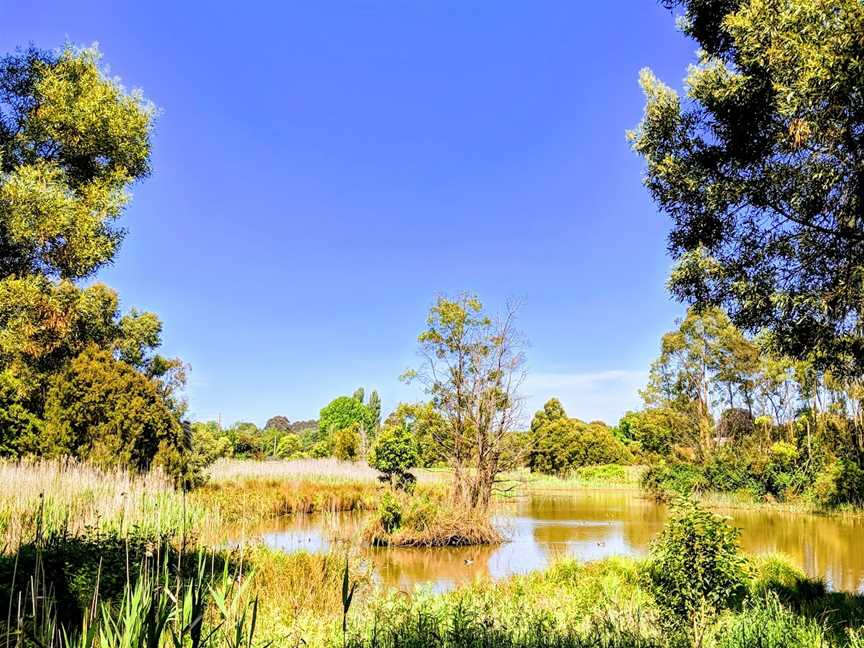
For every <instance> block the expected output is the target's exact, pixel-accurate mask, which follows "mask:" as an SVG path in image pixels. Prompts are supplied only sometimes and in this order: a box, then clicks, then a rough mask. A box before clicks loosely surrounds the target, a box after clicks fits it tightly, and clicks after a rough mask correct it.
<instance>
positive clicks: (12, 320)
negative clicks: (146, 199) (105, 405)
mask: <svg viewBox="0 0 864 648" xmlns="http://www.w3.org/2000/svg"><path fill="white" fill-rule="evenodd" d="M153 117H154V109H153V107H152V105H151V104H149V103H148V102H146V101H145V100H144V99H143V97H142V95H141V93H140V92H138V91H133V92H131V93H130V92H127V91H126V90H124V88H123V87H122V86H121V85H120V83H119V82H118V81H117V80H116V79H114V78H112V77H110V76H108V75H107V74H106V73H105V72H104V71H103V70H102V68H101V67H100V64H99V53H98V52H97V51H96V50H95V49H76V48H73V47H66V48H65V49H63V50H61V51H59V52H57V53H50V52H44V51H41V50H36V49H32V48H31V49H29V50H26V51H21V52H18V53H16V54H12V55H9V56H6V57H3V58H2V59H0V410H2V411H0V420H8V421H10V422H12V423H14V424H10V426H9V427H7V428H6V429H5V430H4V435H3V436H4V438H3V440H2V444H3V445H4V446H5V449H6V451H9V452H13V453H15V452H20V451H21V450H22V449H23V447H24V446H26V445H27V444H28V443H29V442H27V441H26V438H25V437H27V436H28V435H31V436H32V434H33V433H34V431H35V430H37V428H39V425H40V420H41V419H42V417H43V416H44V415H45V409H46V398H47V396H48V395H49V389H51V388H52V383H54V382H55V381H54V378H55V377H56V376H58V375H60V374H61V373H63V372H64V371H65V370H66V368H67V367H68V366H69V365H70V363H71V362H72V361H73V360H74V359H75V358H77V357H79V356H80V355H81V354H83V353H84V352H85V350H88V349H90V350H91V351H92V349H93V348H95V349H99V350H102V351H104V352H106V353H109V354H110V355H111V356H112V357H113V358H114V359H115V360H117V361H119V362H123V363H124V364H125V365H126V366H128V367H129V368H130V369H131V370H137V371H139V372H141V374H142V376H141V377H142V379H145V380H149V379H152V378H159V379H160V381H161V382H162V384H163V386H164V387H166V388H167V389H166V390H161V389H160V390H158V391H157V396H158V397H159V398H163V399H169V400H166V402H165V403H164V404H165V406H166V407H167V408H168V409H169V410H170V411H172V412H173V413H174V416H175V417H179V415H180V412H181V411H182V407H181V404H180V403H179V401H175V400H174V399H173V396H172V394H171V393H170V392H171V388H172V387H173V386H176V385H178V384H179V383H180V382H182V378H183V372H182V365H181V364H180V363H179V361H176V360H167V359H165V358H163V357H161V356H159V355H157V354H156V353H155V349H156V347H158V346H159V344H160V335H161V326H162V325H161V323H160V321H159V319H158V318H157V317H156V316H155V315H154V314H152V313H139V312H136V311H134V310H133V311H131V312H129V313H127V314H123V313H121V312H120V310H119V308H118V297H117V294H116V293H115V292H114V291H113V290H111V289H110V288H108V287H106V286H104V285H102V284H98V283H97V284H92V285H88V286H86V287H83V288H82V287H80V286H79V285H77V284H76V282H78V281H80V280H82V279H85V278H89V277H91V276H92V275H93V274H94V273H95V272H96V271H97V270H98V269H99V268H101V267H103V266H104V265H106V264H108V263H110V262H111V261H112V260H113V258H114V255H115V253H116V251H117V248H118V246H119V245H120V242H121V241H122V240H123V236H124V233H125V232H124V230H123V229H122V228H120V227H118V226H117V224H116V221H117V219H118V218H119V217H120V216H121V215H122V213H123V210H124V208H125V206H126V204H127V203H128V201H129V193H128V192H129V188H130V187H131V185H132V184H133V183H134V182H136V181H138V180H141V179H143V178H145V177H146V176H147V175H148V174H149V172H150V132H151V129H152V125H153ZM82 362H84V364H85V365H87V364H88V362H85V361H84V360H82ZM89 364H92V363H89ZM94 366H95V365H94ZM67 375H68V374H67ZM100 375H107V374H105V372H102V373H101V374H100ZM142 384H143V383H142ZM54 388H56V384H55V385H54ZM169 401H170V402H169ZM54 409H55V410H56V408H54ZM112 420H114V422H115V423H116V424H118V425H128V426H130V428H129V429H130V430H131V429H132V426H135V425H137V424H138V423H136V422H135V421H131V420H129V421H126V420H125V419H112ZM124 421H125V422H124ZM142 424H143V423H142ZM172 427H173V426H172ZM10 430H18V432H15V433H14V434H11V435H10ZM169 432H170V431H166V434H168V433H169ZM10 436H18V437H20V439H19V440H20V441H21V443H18V442H17V441H16V440H15V438H9V437H10ZM168 436H171V434H168ZM31 447H32V444H31ZM147 447H150V446H147ZM135 463H136V465H143V464H142V463H141V462H139V461H138V460H137V459H136V461H135Z"/></svg>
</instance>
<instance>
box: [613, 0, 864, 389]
mask: <svg viewBox="0 0 864 648" xmlns="http://www.w3.org/2000/svg"><path fill="white" fill-rule="evenodd" d="M665 4H666V5H667V6H669V7H681V8H683V10H684V14H683V19H682V20H681V21H680V24H681V25H682V26H683V31H684V33H685V34H687V35H688V36H691V37H692V38H694V39H695V40H696V42H697V43H698V45H699V47H700V48H701V54H700V58H699V61H698V64H697V65H695V66H693V67H692V68H691V69H690V72H689V74H688V77H687V81H686V95H685V96H684V97H681V96H679V95H678V94H677V93H676V92H675V91H673V90H672V89H670V88H669V87H667V86H665V85H663V84H662V83H661V82H660V81H658V80H657V79H656V78H655V77H654V75H653V74H652V73H651V72H650V71H647V70H645V71H643V72H642V76H641V82H642V86H643V88H644V90H645V94H646V97H647V104H646V107H645V115H644V117H643V119H642V122H641V123H640V124H639V126H638V127H637V129H636V130H635V131H634V132H633V133H631V134H630V136H631V138H632V141H633V146H634V149H635V150H636V151H637V152H638V153H639V154H640V155H642V156H643V157H644V159H645V161H646V163H647V173H646V176H645V184H646V186H647V187H648V190H649V191H650V193H651V195H652V197H653V198H654V200H655V201H656V203H657V204H658V205H659V207H660V208H661V209H662V210H663V211H665V212H666V213H667V214H668V215H669V216H671V218H672V221H673V227H672V231H671V233H670V236H669V250H670V252H671V254H672V255H673V257H674V258H675V259H676V260H677V264H676V266H675V268H674V270H673V272H672V277H671V280H670V286H671V290H672V292H673V293H674V294H675V295H676V296H677V297H678V298H679V299H682V300H686V301H689V302H690V303H693V304H696V305H697V306H699V307H704V306H709V305H720V304H723V305H725V306H726V307H727V309H728V311H729V313H730V315H731V316H732V318H733V320H734V321H735V322H736V323H737V324H738V325H739V326H741V327H743V328H745V329H747V330H750V331H753V332H755V331H758V330H759V329H762V328H766V329H769V330H770V331H771V332H772V337H771V340H772V342H773V343H774V344H775V345H776V349H777V350H779V351H780V352H781V355H790V356H792V357H794V358H797V359H805V358H808V357H811V358H812V359H813V360H814V361H815V362H816V363H817V365H819V366H820V367H822V368H826V367H827V368H831V369H832V370H834V371H835V372H836V373H839V374H844V375H853V376H857V375H861V374H862V373H864V322H862V308H864V281H862V274H864V271H862V268H864V93H862V90H861V89H862V87H864V39H862V38H861V34H862V33H864V3H862V2H861V0H716V1H710V2H706V1H705V0H666V2H665Z"/></svg>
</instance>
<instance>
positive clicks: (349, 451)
mask: <svg viewBox="0 0 864 648" xmlns="http://www.w3.org/2000/svg"><path fill="white" fill-rule="evenodd" d="M361 443H362V439H361V437H360V425H359V424H358V423H352V424H351V425H349V426H348V427H346V428H341V429H337V430H333V432H331V434H330V451H331V452H332V453H333V456H334V457H336V458H337V459H342V460H343V461H356V460H357V459H359V458H360V445H361Z"/></svg>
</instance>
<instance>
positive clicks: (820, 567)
mask: <svg viewBox="0 0 864 648" xmlns="http://www.w3.org/2000/svg"><path fill="white" fill-rule="evenodd" d="M718 511H719V512H721V513H723V514H725V515H728V516H730V517H731V518H732V522H733V524H735V526H737V527H739V528H740V529H741V545H742V547H743V548H744V550H745V551H748V552H750V553H755V554H761V553H770V552H781V553H784V554H786V555H787V556H789V557H790V558H791V559H792V561H793V562H795V563H796V564H797V565H799V566H800V567H801V568H802V569H803V570H804V571H805V572H806V573H807V574H808V575H809V576H813V577H817V578H822V579H823V580H825V582H826V583H827V585H828V587H829V588H831V589H834V590H843V591H849V592H856V591H857V592H861V593H864V519H862V518H860V517H858V518H853V517H823V516H816V515H808V514H801V513H787V512H780V511H768V510H719V509H718ZM666 514H667V511H666V507H664V506H662V505H658V504H656V503H654V502H653V501H651V500H648V499H645V498H643V497H642V496H641V495H640V494H639V493H638V492H631V491H620V490H616V491H604V490H579V491H572V492H567V493H549V494H537V493H535V494H533V495H531V496H528V497H525V498H521V499H518V500H515V501H513V502H508V503H506V504H501V505H499V506H498V507H497V508H496V509H495V513H494V519H495V523H496V525H498V526H499V528H500V529H501V530H502V532H503V533H504V535H505V536H506V538H507V540H508V541H507V542H505V543H504V544H502V545H498V546H492V547H490V546H484V547H458V548H456V547H454V548H443V549H442V548H437V549H407V548H381V549H370V548H367V549H365V550H364V551H365V553H366V555H367V557H368V558H369V559H370V561H371V563H372V564H373V566H374V570H375V574H376V577H377V578H378V579H379V580H380V581H381V582H383V583H384V584H385V585H390V586H393V587H396V588H399V589H402V590H410V589H413V587H414V586H415V585H420V584H423V585H428V586H431V587H432V589H433V590H436V591H443V590H447V589H451V588H453V587H455V586H456V585H459V584H462V583H466V582H471V581H473V580H475V579H477V578H481V577H488V578H493V579H497V578H504V577H507V576H510V575H511V574H521V573H526V572H530V571H534V570H539V569H544V568H545V567H547V566H548V565H549V564H550V563H551V562H552V561H554V560H555V559H556V558H557V557H573V558H578V559H580V560H597V559H599V558H605V557H608V556H641V555H644V554H645V553H646V552H647V550H648V543H649V542H650V541H651V539H652V538H653V537H654V535H655V534H656V533H657V532H658V531H659V530H660V528H661V527H662V526H663V521H664V520H665V518H666ZM362 524H363V518H362V516H359V515H348V514H335V515H334V514H330V515H323V514H321V515H305V516H292V517H286V518H283V519H280V520H277V521H275V522H272V523H271V524H270V525H269V526H266V527H263V528H259V529H256V530H255V531H254V532H249V533H247V534H245V539H246V540H260V541H262V542H264V544H266V545H268V546H270V547H273V548H276V549H281V550H283V551H289V552H292V551H304V550H305V551H311V552H323V551H328V550H329V549H330V548H331V547H332V546H333V545H334V544H337V543H342V542H357V536H358V535H359V530H360V529H361V528H362Z"/></svg>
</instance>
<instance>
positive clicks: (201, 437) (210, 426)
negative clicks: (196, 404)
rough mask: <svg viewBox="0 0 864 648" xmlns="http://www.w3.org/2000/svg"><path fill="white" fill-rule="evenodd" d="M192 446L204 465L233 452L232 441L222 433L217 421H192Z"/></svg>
mask: <svg viewBox="0 0 864 648" xmlns="http://www.w3.org/2000/svg"><path fill="white" fill-rule="evenodd" d="M192 448H193V451H194V453H195V455H197V456H198V458H199V462H200V464H201V466H202V467H203V466H209V465H210V464H211V463H213V462H214V461H216V460H217V459H220V458H222V457H229V456H231V455H232V454H233V448H232V446H231V441H230V440H229V439H228V437H227V436H224V435H222V434H221V433H220V430H219V425H218V424H217V423H216V421H208V422H207V423H201V422H195V423H192Z"/></svg>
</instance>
